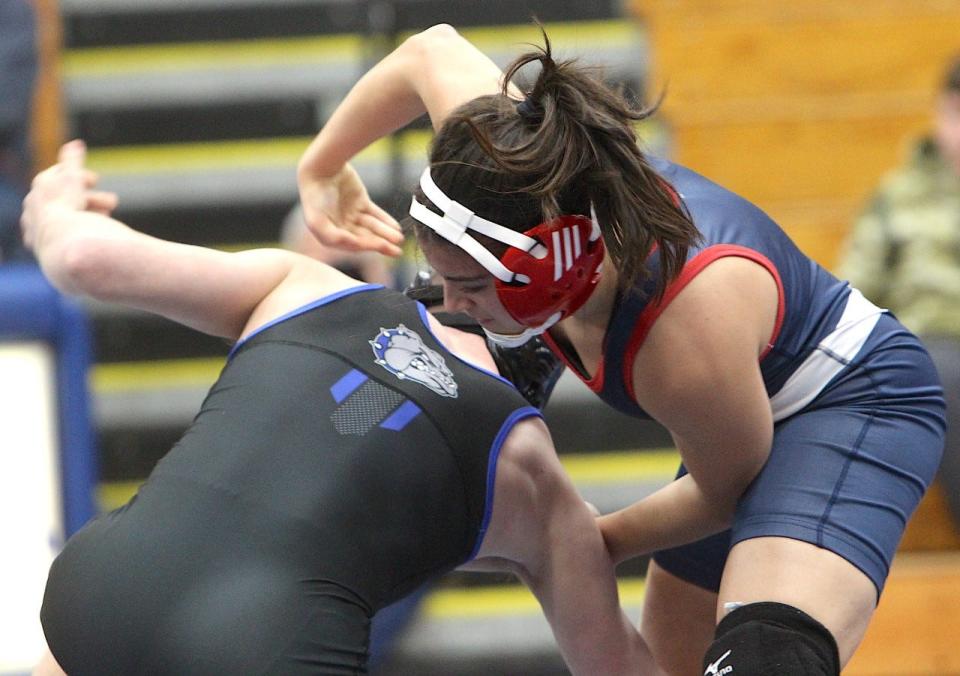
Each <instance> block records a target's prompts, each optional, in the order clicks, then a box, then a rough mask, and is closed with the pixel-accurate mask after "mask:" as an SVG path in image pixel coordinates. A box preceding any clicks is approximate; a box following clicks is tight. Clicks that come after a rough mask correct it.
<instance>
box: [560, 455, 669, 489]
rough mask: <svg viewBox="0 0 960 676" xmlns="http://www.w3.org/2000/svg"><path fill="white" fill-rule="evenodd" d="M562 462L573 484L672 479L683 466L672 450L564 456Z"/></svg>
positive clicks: (561, 457) (561, 458)
mask: <svg viewBox="0 0 960 676" xmlns="http://www.w3.org/2000/svg"><path fill="white" fill-rule="evenodd" d="M560 462H561V464H563V468H564V469H565V470H566V471H567V474H569V475H570V478H571V479H573V481H574V483H577V484H580V485H583V484H613V483H623V482H625V481H633V480H647V481H649V480H650V479H652V478H668V479H669V478H672V477H673V475H674V474H675V473H676V471H677V467H678V466H679V464H680V454H679V453H677V451H676V450H675V449H671V448H660V449H656V450H652V449H651V450H647V449H644V450H632V451H620V452H616V453H584V454H577V455H570V454H564V455H561V456H560Z"/></svg>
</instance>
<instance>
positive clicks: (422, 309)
mask: <svg viewBox="0 0 960 676" xmlns="http://www.w3.org/2000/svg"><path fill="white" fill-rule="evenodd" d="M417 310H419V311H420V319H421V321H423V325H424V326H425V327H426V329H427V331H429V332H430V335H431V336H433V339H434V340H436V341H437V342H438V343H440V344H441V345H443V344H444V343H443V341H442V340H440V339H439V338H437V334H435V333H434V332H433V329H432V328H430V320H429V319H427V308H426V307H425V306H424V305H423V303H420V302H418V303H417ZM447 352H449V353H450V354H451V355H452V356H453V357H455V358H456V359H457V360H458V361H460V362H461V363H463V364H466V365H467V366H469V367H470V368H472V369H475V370H477V371H480V373H485V374H486V375H488V376H491V377H493V378H496V379H497V380H499V381H500V382H501V383H504V384H506V385H509V386H510V387H512V388H513V389H514V390H516V389H517V387H516V385H514V384H513V383H511V382H510V381H509V380H507V379H506V378H504V377H503V376H501V375H500V374H499V373H494V372H493V371H488V370H487V369H485V368H483V367H482V366H477V365H476V364H473V363H471V362H469V361H467V360H466V359H464V358H462V357H460V356H459V355H457V354H455V353H454V352H453V350H450V349H449V348H448V349H447Z"/></svg>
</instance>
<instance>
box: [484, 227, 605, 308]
mask: <svg viewBox="0 0 960 676" xmlns="http://www.w3.org/2000/svg"><path fill="white" fill-rule="evenodd" d="M592 231H593V222H592V221H591V220H590V218H589V217H587V216H559V217H557V218H555V219H553V220H552V221H547V222H546V223H541V224H540V225H538V226H536V227H534V228H531V229H530V230H527V231H526V232H525V233H524V234H525V235H527V236H528V237H532V238H534V239H536V240H538V241H539V242H540V243H541V244H543V246H544V247H546V249H547V255H546V256H544V257H543V258H536V257H535V256H533V255H531V254H529V253H526V252H525V251H522V250H520V249H516V248H514V247H510V248H508V249H507V251H506V253H505V254H504V255H503V256H502V257H501V259H500V260H501V262H502V263H503V264H504V265H505V266H506V267H507V269H508V270H512V271H513V272H515V273H516V274H517V275H526V276H527V277H529V278H530V282H529V283H520V282H503V281H501V280H499V279H498V280H496V282H495V283H496V288H497V295H498V296H499V298H500V302H501V303H503V306H504V307H505V308H506V310H507V312H509V313H510V316H512V317H513V318H514V319H515V320H516V321H517V322H519V323H520V324H523V325H524V326H540V325H541V324H543V323H544V322H546V321H547V320H548V319H550V317H552V316H553V315H554V314H556V313H557V312H561V313H562V315H563V316H568V315H570V314H572V313H574V312H576V311H577V309H578V308H579V307H580V306H581V305H583V304H584V302H586V300H587V298H589V296H590V294H591V293H592V292H593V289H594V287H595V286H596V285H597V281H598V279H599V278H600V275H599V269H600V264H601V263H602V262H603V253H604V246H603V238H602V237H597V238H596V239H595V240H594V241H592V242H591V241H590V234H591V232H592Z"/></svg>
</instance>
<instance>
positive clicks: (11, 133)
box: [0, 0, 38, 262]
mask: <svg viewBox="0 0 960 676" xmlns="http://www.w3.org/2000/svg"><path fill="white" fill-rule="evenodd" d="M36 29H37V24H36V15H35V13H34V8H33V5H32V3H31V1H30V0H2V1H0V262H5V261H10V260H14V259H19V258H26V257H27V254H26V252H25V251H24V249H23V247H22V245H21V244H20V230H19V221H20V203H21V201H22V200H23V198H24V196H25V195H26V192H27V190H26V189H27V185H28V183H29V178H28V177H29V175H30V174H31V173H32V160H31V157H32V152H31V145H30V116H31V111H32V109H33V106H32V103H33V92H34V84H35V82H36V78H37V63H38V54H37V31H36Z"/></svg>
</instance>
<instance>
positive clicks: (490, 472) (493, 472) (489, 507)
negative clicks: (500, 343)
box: [467, 406, 543, 561]
mask: <svg viewBox="0 0 960 676" xmlns="http://www.w3.org/2000/svg"><path fill="white" fill-rule="evenodd" d="M534 416H536V417H537V418H540V419H543V414H542V413H541V412H540V410H539V409H536V408H534V407H533V406H524V407H523V408H518V409H517V410H516V411H514V412H513V413H511V414H510V417H508V418H507V419H506V420H505V421H504V423H503V425H501V426H500V431H499V432H497V436H496V438H494V440H493V445H492V446H491V447H490V459H489V462H488V464H487V492H486V502H485V506H484V509H483V520H482V521H481V522H480V530H479V531H478V532H477V541H476V543H475V544H474V545H473V551H472V552H470V556H469V557H467V561H471V560H473V559H474V558H475V557H476V556H477V553H478V552H479V551H480V547H481V545H483V538H484V537H485V536H486V534H487V528H488V527H489V526H490V518H491V517H492V516H493V497H494V486H495V485H496V480H497V459H498V458H499V457H500V449H501V448H502V447H503V442H504V441H506V439H507V435H508V434H510V430H512V429H513V426H514V425H516V424H517V423H518V422H520V421H521V420H524V419H526V418H531V417H534Z"/></svg>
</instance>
